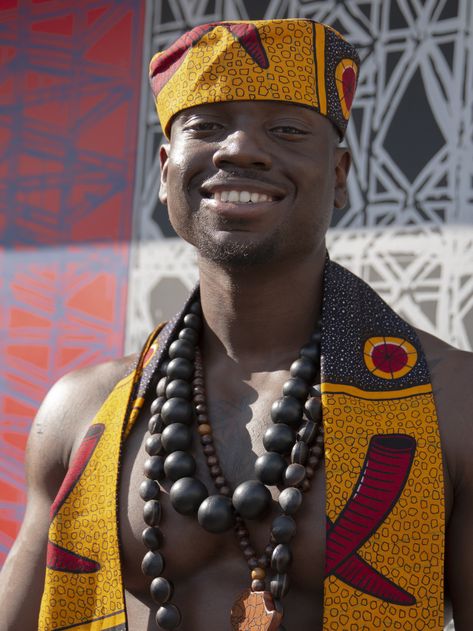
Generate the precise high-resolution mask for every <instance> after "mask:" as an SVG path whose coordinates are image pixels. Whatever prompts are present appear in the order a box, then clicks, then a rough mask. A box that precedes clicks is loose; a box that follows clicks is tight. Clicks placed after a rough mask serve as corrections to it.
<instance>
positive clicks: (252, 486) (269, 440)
mask: <svg viewBox="0 0 473 631" xmlns="http://www.w3.org/2000/svg"><path fill="white" fill-rule="evenodd" d="M183 325H184V326H183V328H181V330H180V331H179V334H178V337H177V339H176V340H175V341H174V342H172V344H171V345H170V347H169V350H168V358H167V360H166V361H164V362H163V364H162V366H161V374H162V375H163V376H162V377H161V379H160V380H159V381H158V384H157V386H156V394H157V397H156V398H155V399H154V400H153V402H152V404H151V418H150V420H149V423H148V430H149V436H148V437H147V439H146V442H145V450H146V452H147V454H148V458H147V459H146V461H145V464H144V473H145V476H146V477H145V480H143V482H142V483H141V486H140V496H141V498H142V499H143V500H144V501H145V505H144V510H143V517H144V521H145V523H146V524H147V527H146V528H145V530H144V531H143V535H142V539H143V543H144V544H145V546H146V547H147V548H148V552H147V553H146V554H145V556H144V558H143V562H142V571H143V573H144V574H145V575H147V576H149V577H151V578H152V581H151V585H150V593H151V596H152V598H153V600H154V601H155V602H156V603H157V604H158V605H159V608H158V610H157V613H156V622H157V624H158V627H160V628H163V629H170V630H171V629H176V628H177V627H178V626H179V624H180V622H181V614H180V611H179V609H178V608H177V607H176V606H175V605H174V604H172V603H171V598H172V595H173V585H172V583H171V582H170V581H169V580H167V579H166V578H164V577H163V576H162V573H163V570H164V558H163V555H162V553H161V552H160V549H161V548H162V545H163V541H164V537H163V534H162V531H161V530H160V528H159V525H160V522H161V512H162V509H161V501H160V499H159V498H160V492H161V491H160V486H159V482H162V481H164V480H165V479H167V480H169V481H170V482H172V486H171V489H170V493H169V496H170V501H171V504H172V506H173V507H174V509H175V510H176V511H177V512H179V513H181V514H183V515H197V519H198V521H199V523H200V525H201V526H202V527H203V528H204V529H205V530H207V531H208V532H213V533H222V532H225V531H227V530H229V529H231V528H233V529H234V531H235V535H236V538H237V540H238V544H239V546H240V548H241V550H242V553H243V555H244V557H245V559H246V561H247V563H248V566H249V569H250V573H251V590H247V591H246V592H245V593H244V594H243V595H242V596H241V597H240V598H239V599H238V600H237V601H236V603H235V605H234V607H233V608H232V612H231V625H232V627H231V628H232V629H235V630H241V631H243V630H244V629H250V627H249V626H248V624H251V625H252V626H253V627H254V628H256V626H257V625H260V626H258V627H257V628H261V629H264V628H266V629H268V630H273V629H280V630H282V629H283V627H281V626H279V622H280V620H281V619H282V605H281V599H282V597H283V596H285V594H286V593H287V591H288V589H289V581H288V576H287V571H288V569H289V567H290V565H291V561H292V554H291V550H290V546H289V544H290V541H291V540H292V538H293V537H294V535H295V532H296V524H295V520H294V517H293V516H294V515H295V513H296V512H297V510H298V509H299V507H300V505H301V503H302V493H304V492H306V491H308V490H309V488H310V486H311V480H312V478H313V476H314V474H315V470H316V468H317V466H318V464H319V463H320V460H321V458H322V457H323V427H322V422H321V420H322V407H321V398H320V389H319V387H318V386H312V385H311V384H312V382H313V381H314V379H315V377H316V375H317V370H318V365H319V360H320V331H319V330H317V331H316V332H315V333H314V334H313V335H312V337H311V340H310V342H309V343H308V344H306V345H305V346H303V347H302V349H301V350H300V353H299V358H298V359H296V360H295V361H294V362H293V363H292V365H291V367H290V375H291V377H290V379H289V380H288V381H286V383H285V384H284V386H283V396H282V397H281V398H280V399H278V400H277V401H275V402H274V404H273V405H272V408H271V418H272V420H273V425H272V426H271V427H269V428H268V429H267V430H266V432H265V434H264V438H263V444H264V447H265V449H266V453H265V454H263V455H262V456H260V457H259V458H258V459H257V460H256V463H255V477H256V479H254V480H247V481H245V482H242V483H241V484H239V485H238V486H237V488H236V489H235V490H234V491H233V493H232V492H231V487H230V485H229V483H228V481H227V480H226V478H225V476H224V474H223V472H222V469H221V467H220V463H219V459H218V456H217V453H216V449H215V445H214V442H213V437H212V428H211V425H210V422H209V418H208V414H207V405H206V397H205V382H204V373H203V366H202V358H201V355H200V351H199V348H198V341H199V337H200V331H201V328H202V317H201V308H200V303H199V302H198V301H195V302H193V303H192V304H191V305H190V308H189V312H188V313H187V314H186V315H185V316H184V318H183ZM195 421H197V431H198V434H199V436H200V442H201V444H202V448H203V452H204V455H205V458H206V462H207V466H208V469H209V473H210V475H211V477H212V480H213V482H214V485H215V487H216V490H217V494H213V495H209V494H208V490H207V488H206V486H205V484H203V482H201V481H200V480H199V479H198V478H196V477H195V476H194V474H195V471H196V462H195V459H194V457H193V456H192V454H190V453H189V452H188V450H189V449H190V447H191V444H192V438H193V436H192V426H193V424H194V423H195ZM287 458H289V460H290V462H289V464H288V462H287ZM266 485H277V486H279V487H280V488H281V487H282V490H281V491H280V494H279V498H278V503H279V506H280V508H281V510H282V514H281V515H279V516H278V517H276V518H275V519H274V520H273V523H272V526H271V537H270V541H269V543H268V545H267V546H266V548H265V551H264V553H263V554H262V555H261V556H259V557H258V556H257V554H256V552H255V550H254V548H253V546H252V544H251V541H250V534H249V531H248V528H247V527H246V524H245V519H258V518H261V517H262V516H264V514H265V513H266V512H267V511H268V509H269V507H270V505H271V501H272V498H271V493H270V491H269V489H268V488H267V486H266ZM269 566H270V568H271V570H272V572H273V575H272V578H271V580H270V581H269V587H270V589H269V591H266V578H267V577H266V574H267V572H266V570H267V568H268V567H269ZM249 604H251V609H252V611H255V608H256V610H258V609H259V613H257V614H256V618H253V619H252V620H251V622H250V621H249V620H248V618H247V616H246V608H247V606H248V605H249ZM261 625H263V626H261Z"/></svg>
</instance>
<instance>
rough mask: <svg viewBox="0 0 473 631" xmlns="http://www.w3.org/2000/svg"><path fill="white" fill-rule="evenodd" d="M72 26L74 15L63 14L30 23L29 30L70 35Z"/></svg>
mask: <svg viewBox="0 0 473 631" xmlns="http://www.w3.org/2000/svg"><path fill="white" fill-rule="evenodd" d="M73 26H74V16H72V15H65V16H64V17H61V18H54V19H52V20H41V22H34V23H33V24H32V25H31V30H32V31H36V32H37V33H48V34H50V35H72V29H73Z"/></svg>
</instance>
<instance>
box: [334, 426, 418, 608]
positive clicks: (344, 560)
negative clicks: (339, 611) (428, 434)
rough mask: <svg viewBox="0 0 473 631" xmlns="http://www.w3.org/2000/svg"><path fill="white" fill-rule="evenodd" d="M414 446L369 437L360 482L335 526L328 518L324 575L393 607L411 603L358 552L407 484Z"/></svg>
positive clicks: (405, 439)
mask: <svg viewBox="0 0 473 631" xmlns="http://www.w3.org/2000/svg"><path fill="white" fill-rule="evenodd" d="M415 445H416V441H415V439H414V438H412V437H411V436H407V435H402V434H386V435H382V434H380V435H377V436H373V437H372V438H371V440H370V444H369V446H368V451H367V454H366V457H365V461H364V463H363V466H362V468H361V472H360V476H359V478H358V481H357V483H356V485H355V488H354V489H353V493H352V495H351V496H350V498H349V499H348V501H347V503H346V505H345V507H344V508H343V510H342V511H341V513H340V515H339V516H338V517H337V519H336V521H335V522H334V523H332V522H331V520H330V519H329V518H327V539H326V555H325V575H326V576H330V575H331V574H335V575H336V576H337V577H338V578H340V579H341V580H343V581H344V582H347V583H348V584H350V585H351V586H352V587H354V588H355V589H358V590H360V591H362V592H365V593H367V594H371V595H373V596H376V597H377V598H381V599H382V600H385V601H387V602H392V603H395V604H398V605H413V604H415V602H416V599H415V598H414V597H413V596H412V595H411V594H409V593H408V592H406V591H405V590H404V589H402V588H400V587H399V586H398V585H396V584H395V583H393V582H392V581H390V580H389V579H387V578H386V577H385V576H383V575H382V574H380V573H379V572H377V571H376V570H375V569H374V568H373V567H372V566H371V565H369V564H368V563H365V562H364V561H363V559H361V558H360V557H359V556H358V555H357V554H356V552H357V550H358V549H359V548H361V546H362V545H363V544H364V543H365V541H367V540H368V539H369V538H370V537H371V536H372V535H373V534H374V533H375V532H376V530H377V529H378V528H379V526H380V524H381V523H382V522H383V521H384V520H385V519H386V517H387V516H388V515H389V513H390V512H391V511H392V509H393V508H394V506H395V504H396V502H397V500H398V499H399V496H400V495H401V493H402V490H403V489H404V486H405V484H406V482H407V478H408V476H409V472H410V469H411V465H412V460H413V458H414V453H415Z"/></svg>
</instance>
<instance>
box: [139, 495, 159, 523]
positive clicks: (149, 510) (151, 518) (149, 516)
mask: <svg viewBox="0 0 473 631" xmlns="http://www.w3.org/2000/svg"><path fill="white" fill-rule="evenodd" d="M143 519H144V521H145V523H146V524H147V525H148V526H159V523H160V521H161V502H160V501H159V500H148V501H147V502H146V504H145V505H144V507H143Z"/></svg>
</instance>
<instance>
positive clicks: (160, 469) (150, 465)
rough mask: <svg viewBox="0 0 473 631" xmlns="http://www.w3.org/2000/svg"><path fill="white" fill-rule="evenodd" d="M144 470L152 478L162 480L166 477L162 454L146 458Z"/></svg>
mask: <svg viewBox="0 0 473 631" xmlns="http://www.w3.org/2000/svg"><path fill="white" fill-rule="evenodd" d="M144 472H145V476H146V477H147V478H150V479H151V480H162V479H163V478H164V458H163V457H162V456H150V457H149V458H146V460H145V464H144Z"/></svg>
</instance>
